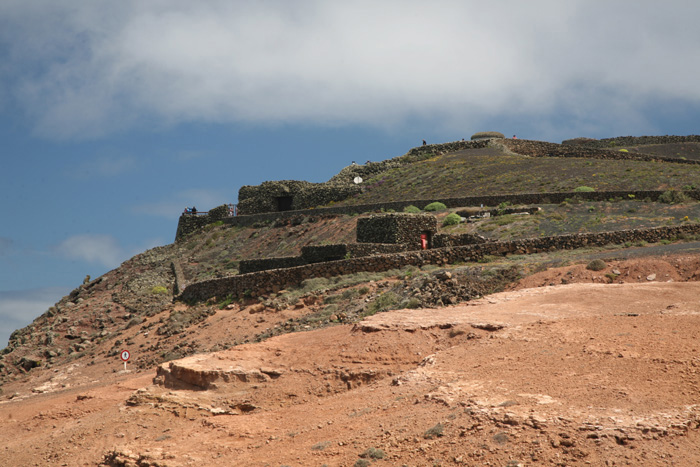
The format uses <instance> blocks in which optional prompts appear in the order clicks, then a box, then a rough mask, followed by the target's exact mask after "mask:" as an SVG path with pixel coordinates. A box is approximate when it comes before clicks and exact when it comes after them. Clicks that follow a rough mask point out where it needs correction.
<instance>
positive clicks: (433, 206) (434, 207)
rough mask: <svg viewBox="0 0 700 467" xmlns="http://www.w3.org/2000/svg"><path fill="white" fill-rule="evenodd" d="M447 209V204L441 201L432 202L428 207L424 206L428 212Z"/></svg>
mask: <svg viewBox="0 0 700 467" xmlns="http://www.w3.org/2000/svg"><path fill="white" fill-rule="evenodd" d="M445 209H447V206H445V205H444V204H443V203H440V202H439V201H435V202H433V203H430V204H428V205H427V206H426V207H424V208H423V210H424V211H428V212H434V211H444V210H445Z"/></svg>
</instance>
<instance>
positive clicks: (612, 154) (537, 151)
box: [496, 139, 700, 164]
mask: <svg viewBox="0 0 700 467" xmlns="http://www.w3.org/2000/svg"><path fill="white" fill-rule="evenodd" d="M496 144H500V145H503V146H504V147H505V148H507V149H508V150H509V151H512V152H514V153H516V154H520V155H523V156H529V157H578V158H588V159H610V160H636V161H664V162H672V163H675V164H700V161H696V160H690V159H680V158H674V157H661V156H653V155H649V154H641V153H633V152H621V151H617V150H612V149H601V148H599V147H594V146H591V145H590V144H586V145H585V146H579V145H573V146H572V145H562V144H555V143H547V142H544V141H529V140H524V139H505V140H499V142H497V143H496Z"/></svg>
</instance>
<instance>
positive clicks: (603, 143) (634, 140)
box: [561, 135, 700, 149]
mask: <svg viewBox="0 0 700 467" xmlns="http://www.w3.org/2000/svg"><path fill="white" fill-rule="evenodd" d="M676 143H700V135H688V136H673V135H670V136H669V135H666V136H619V137H616V138H604V139H592V138H574V139H568V140H565V141H562V142H561V144H563V145H567V146H571V145H579V146H585V147H589V148H600V149H604V148H614V147H624V146H643V145H645V144H676Z"/></svg>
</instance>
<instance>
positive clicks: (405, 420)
mask: <svg viewBox="0 0 700 467" xmlns="http://www.w3.org/2000/svg"><path fill="white" fill-rule="evenodd" d="M608 269H609V271H608V270H603V271H599V272H593V271H588V270H586V269H585V268H584V267H571V268H563V269H557V270H549V271H544V272H542V273H539V274H538V275H535V276H532V277H530V278H527V279H525V280H524V281H523V282H522V283H521V284H520V285H519V286H517V287H514V289H515V290H512V291H509V292H503V293H499V294H494V295H491V296H487V297H485V298H483V299H480V300H477V301H473V302H469V303H467V304H461V305H457V306H450V307H445V308H439V309H424V310H398V311H392V312H386V313H379V314H377V315H375V316H372V317H370V318H367V319H366V320H364V321H363V322H361V323H358V324H356V325H351V324H349V325H341V326H336V327H332V328H327V329H321V330H315V331H311V332H300V333H294V334H288V335H284V336H278V337H275V338H272V339H269V340H267V341H265V342H262V343H258V344H246V345H241V346H236V347H234V348H232V349H229V350H226V351H221V352H215V353H209V354H201V355H194V356H191V357H188V358H185V359H181V360H176V361H173V362H169V363H167V364H164V365H162V366H161V369H160V370H159V371H158V375H156V371H155V370H153V371H150V372H144V373H141V374H136V375H132V374H119V373H115V374H112V375H109V376H108V377H105V378H104V379H103V377H104V376H106V375H99V374H96V373H95V374H93V373H90V372H91V371H93V370H91V369H93V368H94V367H91V366H80V365H78V366H75V367H73V368H72V369H71V370H70V374H71V375H78V374H79V375H80V377H81V378H83V379H82V380H79V379H78V378H77V376H70V375H65V376H66V379H64V380H63V381H64V384H67V385H68V386H67V387H64V388H62V389H59V390H56V391H54V392H47V393H45V394H39V395H35V396H32V397H27V398H25V399H22V398H18V399H16V400H12V401H5V402H4V403H3V404H1V405H0V445H2V446H4V448H3V449H4V450H3V451H1V452H0V458H3V460H7V461H8V462H10V463H12V464H14V465H33V464H34V463H37V462H38V463H39V465H42V463H44V464H53V465H62V464H63V465H95V464H97V463H100V462H103V463H105V464H106V465H139V466H144V465H149V466H155V465H159V466H184V465H214V466H216V465H221V466H224V465H246V466H248V465H252V466H256V465H260V466H263V465H290V466H302V465H324V464H325V465H345V466H352V465H356V462H357V461H358V460H359V459H361V457H360V456H362V455H364V456H365V457H366V458H367V457H372V456H378V455H379V454H378V451H376V450H381V451H382V453H383V456H384V459H386V460H385V461H384V462H386V463H387V465H411V466H419V465H488V463H490V465H509V466H515V465H523V466H524V465H606V462H608V465H645V466H657V465H658V466H662V465H663V466H665V465H680V466H685V465H697V464H698V463H699V462H700V455H699V454H698V452H697V443H698V442H700V436H699V434H700V429H699V428H698V426H699V425H700V408H699V407H698V405H697V404H698V401H699V400H700V354H699V353H698V351H699V349H700V344H698V343H699V342H700V302H698V299H697V297H698V296H700V283H698V282H695V281H693V280H691V281H689V282H682V281H684V280H687V279H694V278H696V277H697V275H698V274H697V271H698V262H697V261H696V260H695V259H694V258H692V257H687V258H671V259H660V260H644V261H629V262H621V263H610V264H609V265H608ZM613 270H615V271H617V273H615V272H612V271H613ZM608 274H609V275H610V276H608ZM612 276H615V277H612ZM652 276H653V277H652ZM611 277H612V278H611ZM562 279H565V280H566V282H568V283H563V282H562ZM671 280H672V281H673V282H667V281H671ZM577 281H579V282H578V283H577ZM620 281H622V282H625V281H628V282H626V283H619V282H620ZM607 282H613V283H612V284H609V283H607ZM542 284H545V285H546V286H545V287H536V288H525V287H527V286H528V285H529V286H539V285H542ZM548 284H557V285H555V286H549V285H548ZM208 320H211V321H212V322H215V323H218V325H219V326H221V325H222V323H221V317H218V319H217V317H216V316H212V317H209V318H208ZM56 370H58V371H57V372H56V373H55V375H56V376H58V375H59V374H61V372H67V371H68V369H67V368H64V369H56ZM71 378H73V379H71ZM154 378H155V383H152V380H153V379H154ZM81 381H82V382H81ZM18 433H20V434H21V436H18V435H17V434H18ZM369 448H374V449H375V451H368V449H369ZM130 463H131V464H130Z"/></svg>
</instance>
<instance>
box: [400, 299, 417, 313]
mask: <svg viewBox="0 0 700 467" xmlns="http://www.w3.org/2000/svg"><path fill="white" fill-rule="evenodd" d="M420 306H421V302H420V300H418V299H417V298H416V297H411V298H409V299H408V300H404V301H403V302H401V307H402V308H408V309H410V310H415V309H416V308H420Z"/></svg>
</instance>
